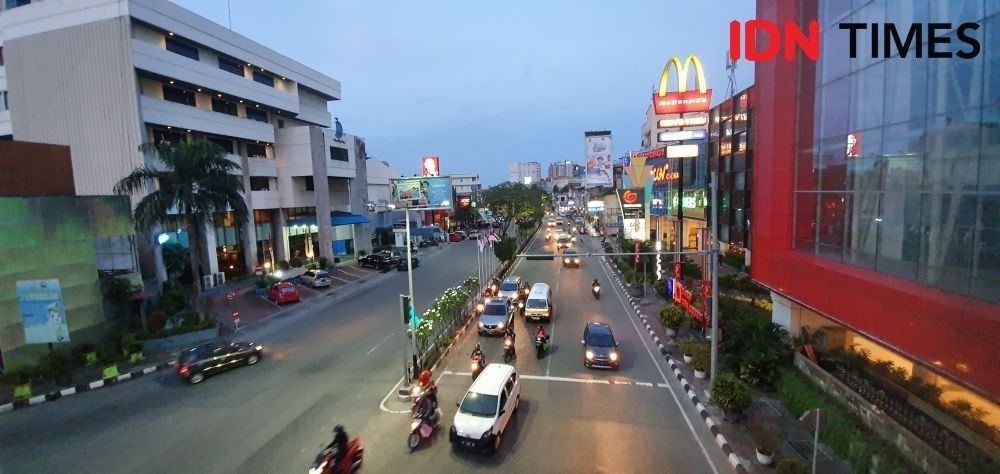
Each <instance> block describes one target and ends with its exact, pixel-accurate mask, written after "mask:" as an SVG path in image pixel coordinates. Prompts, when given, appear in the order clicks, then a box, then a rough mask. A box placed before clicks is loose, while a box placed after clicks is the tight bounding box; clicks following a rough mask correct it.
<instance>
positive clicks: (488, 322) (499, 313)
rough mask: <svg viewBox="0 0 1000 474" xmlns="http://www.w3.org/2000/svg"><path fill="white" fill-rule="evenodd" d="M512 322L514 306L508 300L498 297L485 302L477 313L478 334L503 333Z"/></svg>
mask: <svg viewBox="0 0 1000 474" xmlns="http://www.w3.org/2000/svg"><path fill="white" fill-rule="evenodd" d="M513 322H514V307H513V305H511V303H510V300H508V299H506V298H498V299H494V300H492V301H490V302H489V303H486V307H485V308H483V314H481V315H479V334H480V335H484V334H503V332H504V330H505V329H507V326H510V325H511V324H512V323H513Z"/></svg>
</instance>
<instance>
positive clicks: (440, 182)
mask: <svg viewBox="0 0 1000 474" xmlns="http://www.w3.org/2000/svg"><path fill="white" fill-rule="evenodd" d="M389 187H390V188H391V191H390V192H391V194H392V201H393V203H395V205H396V207H408V208H410V209H428V210H433V209H451V207H452V202H451V177H449V176H433V177H432V176H428V177H417V176H414V177H410V178H393V179H390V180H389Z"/></svg>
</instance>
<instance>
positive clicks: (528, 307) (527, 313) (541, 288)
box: [524, 283, 554, 322]
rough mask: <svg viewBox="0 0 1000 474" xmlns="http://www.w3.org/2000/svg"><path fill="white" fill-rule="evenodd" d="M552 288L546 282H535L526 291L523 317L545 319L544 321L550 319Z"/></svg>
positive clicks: (551, 312) (552, 309) (551, 313)
mask: <svg viewBox="0 0 1000 474" xmlns="http://www.w3.org/2000/svg"><path fill="white" fill-rule="evenodd" d="M553 311H554V308H553V305H552V289H551V288H549V285H548V284H546V283H535V284H534V285H532V286H531V292H530V293H528V300H527V301H526V302H525V303H524V318H525V319H530V320H533V321H535V320H540V319H545V321H546V322H548V321H551V320H552V315H553Z"/></svg>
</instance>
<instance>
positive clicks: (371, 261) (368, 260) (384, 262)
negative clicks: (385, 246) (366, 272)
mask: <svg viewBox="0 0 1000 474" xmlns="http://www.w3.org/2000/svg"><path fill="white" fill-rule="evenodd" d="M358 265H360V266H362V267H368V268H374V269H376V270H383V269H385V268H387V267H389V266H391V265H392V259H390V258H387V257H386V256H385V255H380V254H377V253H373V254H371V255H365V256H363V257H361V258H358Z"/></svg>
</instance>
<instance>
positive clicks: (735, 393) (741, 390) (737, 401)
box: [712, 372, 753, 420]
mask: <svg viewBox="0 0 1000 474" xmlns="http://www.w3.org/2000/svg"><path fill="white" fill-rule="evenodd" d="M712 400H714V401H715V404H716V406H718V407H719V408H720V409H722V412H723V413H725V415H726V419H727V420H738V419H739V418H740V416H741V415H742V414H743V410H746V409H747V408H750V403H751V402H752V401H753V399H752V398H750V389H749V388H747V386H746V385H745V384H744V383H743V382H742V381H740V379H738V378H736V375H734V374H732V373H729V372H727V373H724V374H721V375H719V376H718V377H716V378H715V380H713V381H712Z"/></svg>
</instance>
